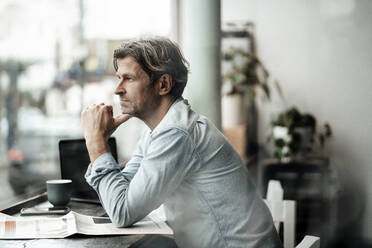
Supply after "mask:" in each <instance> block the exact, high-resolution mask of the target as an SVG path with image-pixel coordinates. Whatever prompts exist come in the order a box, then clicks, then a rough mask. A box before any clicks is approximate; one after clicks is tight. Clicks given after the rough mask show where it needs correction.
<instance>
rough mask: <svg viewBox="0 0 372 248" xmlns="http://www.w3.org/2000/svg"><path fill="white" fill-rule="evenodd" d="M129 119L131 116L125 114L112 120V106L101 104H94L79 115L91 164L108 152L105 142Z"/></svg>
mask: <svg viewBox="0 0 372 248" xmlns="http://www.w3.org/2000/svg"><path fill="white" fill-rule="evenodd" d="M129 118H131V116H130V115H127V114H125V115H120V116H118V117H116V118H114V117H113V112H112V106H110V105H105V104H103V103H101V104H99V105H95V104H94V105H92V106H90V107H88V108H86V109H85V110H84V111H83V112H82V113H81V123H82V128H83V132H84V137H85V141H86V144H87V148H88V152H89V157H90V161H91V162H92V163H93V162H94V160H96V158H98V157H99V156H100V155H102V154H103V153H106V152H109V151H110V149H109V147H108V144H107V140H108V139H109V137H110V136H111V134H112V133H113V132H114V131H115V130H116V129H117V128H118V126H120V125H121V124H123V123H124V122H125V121H127V120H128V119H129Z"/></svg>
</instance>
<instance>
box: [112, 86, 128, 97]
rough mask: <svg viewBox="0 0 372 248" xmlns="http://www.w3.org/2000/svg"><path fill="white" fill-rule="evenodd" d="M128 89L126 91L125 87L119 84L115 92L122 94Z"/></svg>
mask: <svg viewBox="0 0 372 248" xmlns="http://www.w3.org/2000/svg"><path fill="white" fill-rule="evenodd" d="M125 92H126V91H125V89H124V87H121V85H118V87H116V89H115V92H114V93H115V94H116V95H122V94H124V93H125Z"/></svg>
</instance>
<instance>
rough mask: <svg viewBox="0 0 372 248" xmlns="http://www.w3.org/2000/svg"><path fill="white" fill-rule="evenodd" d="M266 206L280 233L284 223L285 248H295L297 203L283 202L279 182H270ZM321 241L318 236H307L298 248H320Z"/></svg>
mask: <svg viewBox="0 0 372 248" xmlns="http://www.w3.org/2000/svg"><path fill="white" fill-rule="evenodd" d="M265 203H266V205H267V206H268V208H269V209H270V212H271V215H272V217H273V220H274V224H275V228H276V230H277V231H278V232H279V229H280V223H283V245H284V248H294V247H295V233H296V232H295V225H296V202H295V201H291V200H283V188H282V187H281V185H280V182H279V181H276V180H270V181H269V186H268V190H267V195H266V200H265ZM319 247H320V239H319V237H316V236H310V235H306V236H305V237H304V239H303V240H302V241H301V242H300V243H299V244H298V245H297V246H296V248H319Z"/></svg>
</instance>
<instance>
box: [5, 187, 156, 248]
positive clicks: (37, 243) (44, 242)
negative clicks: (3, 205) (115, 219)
mask: <svg viewBox="0 0 372 248" xmlns="http://www.w3.org/2000/svg"><path fill="white" fill-rule="evenodd" d="M45 201H46V194H45V193H44V194H41V195H39V196H37V197H34V198H33V199H31V200H28V201H24V202H21V203H20V204H17V205H14V206H11V207H9V208H8V209H5V210H3V211H2V212H3V213H6V214H10V215H14V216H16V215H18V213H19V210H20V208H22V207H31V206H37V205H39V204H42V203H43V202H45ZM68 206H69V207H70V209H71V210H73V211H74V212H77V213H80V214H85V215H91V216H103V215H105V210H104V209H103V208H102V206H101V205H98V204H90V203H82V202H73V201H72V202H70V203H69V204H68ZM145 236H149V237H151V236H153V235H120V236H118V235H109V236H107V235H106V236H88V235H82V234H74V235H72V236H69V237H67V238H63V239H29V240H0V247H1V248H8V247H9V248H13V247H22V248H36V247H37V248H39V247H50V248H55V247H56V248H59V247H68V248H74V247H79V248H80V247H89V248H95V247H120V248H124V247H137V246H136V244H135V243H138V242H140V239H143V238H145ZM137 241H138V242H137ZM132 245H133V246H132Z"/></svg>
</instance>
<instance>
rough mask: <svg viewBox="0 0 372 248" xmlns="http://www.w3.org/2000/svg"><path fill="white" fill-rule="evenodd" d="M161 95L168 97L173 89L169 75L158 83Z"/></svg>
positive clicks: (165, 75) (162, 77) (164, 76)
mask: <svg viewBox="0 0 372 248" xmlns="http://www.w3.org/2000/svg"><path fill="white" fill-rule="evenodd" d="M157 85H158V92H159V95H161V96H165V95H167V94H168V93H169V92H170V91H171V90H172V87H173V81H172V77H171V76H170V75H169V74H163V75H162V76H161V77H160V78H159V79H158V82H157Z"/></svg>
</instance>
